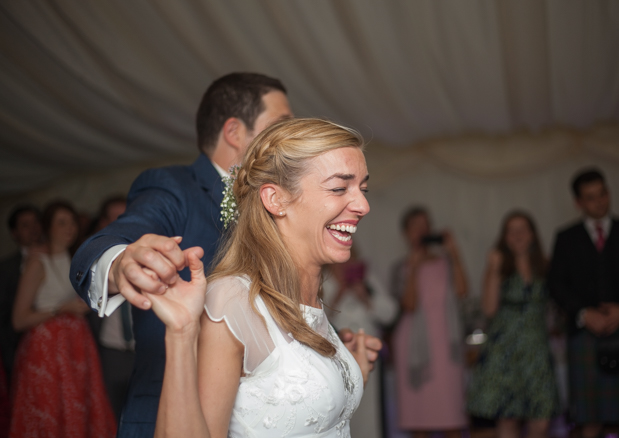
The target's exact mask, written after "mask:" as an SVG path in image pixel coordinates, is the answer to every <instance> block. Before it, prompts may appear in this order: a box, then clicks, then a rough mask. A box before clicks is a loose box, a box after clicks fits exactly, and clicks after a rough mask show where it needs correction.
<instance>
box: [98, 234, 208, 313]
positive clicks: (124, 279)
mask: <svg viewBox="0 0 619 438" xmlns="http://www.w3.org/2000/svg"><path fill="white" fill-rule="evenodd" d="M181 241H182V237H166V236H158V235H155V234H145V235H144V236H142V237H141V238H139V239H138V240H136V241H135V242H134V243H132V244H130V245H128V246H127V248H126V249H125V251H123V252H122V253H121V254H120V255H119V256H118V258H116V260H114V262H113V263H112V266H111V269H110V273H109V277H108V291H109V293H110V295H112V294H115V293H120V294H122V295H123V296H124V297H125V298H126V299H127V301H129V302H130V303H131V304H132V305H134V306H136V307H137V308H139V309H142V310H148V309H150V307H151V304H152V303H151V302H150V300H149V299H147V298H146V297H145V296H144V295H143V294H142V292H148V293H150V294H162V293H163V292H165V290H166V287H167V286H168V285H172V284H174V283H175V282H176V281H177V280H178V278H179V277H178V271H180V270H182V269H183V268H184V267H185V266H186V258H185V255H184V254H183V251H182V250H181V248H180V247H179V246H178V245H179V244H180V243H181ZM200 257H201V255H200ZM152 273H154V274H155V275H152Z"/></svg>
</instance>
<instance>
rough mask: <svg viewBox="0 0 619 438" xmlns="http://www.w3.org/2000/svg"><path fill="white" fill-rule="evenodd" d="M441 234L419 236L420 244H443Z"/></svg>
mask: <svg viewBox="0 0 619 438" xmlns="http://www.w3.org/2000/svg"><path fill="white" fill-rule="evenodd" d="M443 240H444V239H443V235H442V234H426V235H425V236H423V237H422V238H421V244H422V245H442V244H443Z"/></svg>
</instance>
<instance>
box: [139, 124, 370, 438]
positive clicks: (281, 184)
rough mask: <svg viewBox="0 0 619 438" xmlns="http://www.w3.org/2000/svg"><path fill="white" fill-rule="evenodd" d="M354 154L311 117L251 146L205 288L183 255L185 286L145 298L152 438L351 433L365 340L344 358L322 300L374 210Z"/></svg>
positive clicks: (195, 259) (334, 131) (353, 142)
mask: <svg viewBox="0 0 619 438" xmlns="http://www.w3.org/2000/svg"><path fill="white" fill-rule="evenodd" d="M362 147H363V140H362V138H361V137H360V135H359V134H358V133H356V132H355V131H353V130H350V129H347V128H344V127H341V126H338V125H336V124H334V123H331V122H327V121H324V120H317V119H294V120H287V121H283V122H279V123H276V124H275V125H273V126H271V127H270V128H267V129H266V130H264V131H263V132H262V133H261V134H259V135H258V136H257V137H256V139H255V140H254V141H253V142H252V143H251V144H250V146H249V148H248V150H247V152H246V154H245V156H244V158H243V162H242V166H241V168H240V169H239V170H238V172H237V174H236V178H235V180H234V184H233V188H232V190H233V193H234V199H232V197H231V195H230V196H228V195H226V196H225V197H224V201H223V203H222V205H228V208H227V209H226V212H228V213H231V214H232V217H234V218H235V222H233V224H232V228H231V230H230V231H231V232H230V234H229V235H228V239H227V241H226V243H225V245H224V247H223V249H222V250H221V253H220V256H219V262H218V264H217V266H216V267H215V268H214V272H213V273H212V274H211V275H210V276H209V282H208V287H207V285H206V282H205V278H204V274H203V271H202V264H201V262H200V260H199V256H200V255H201V254H202V250H201V249H199V248H198V249H197V248H191V249H187V250H185V254H186V262H187V265H188V266H189V269H190V271H191V279H192V281H191V282H185V281H182V280H180V279H179V280H176V282H175V283H173V284H171V285H168V289H167V290H166V291H165V293H163V294H161V295H150V296H149V298H150V299H151V302H152V309H153V310H154V311H155V313H156V314H157V315H158V316H159V317H160V318H161V319H162V321H163V322H164V323H165V325H166V337H165V342H166V366H165V374H164V381H163V390H162V393H161V401H160V404H159V412H158V417H157V427H156V434H155V435H156V436H157V437H187V436H192V437H200V438H207V437H221V438H223V437H226V436H230V437H241V436H242V437H245V436H247V437H273V436H278V437H323V438H326V437H332V438H336V437H342V438H345V437H349V436H350V418H351V417H352V414H353V413H354V411H355V409H356V408H357V406H358V405H359V401H360V399H361V395H362V392H363V386H364V383H365V382H366V381H367V377H368V373H369V368H370V365H369V363H368V361H367V356H366V352H365V345H364V343H365V336H364V334H363V332H362V331H360V333H359V334H357V337H356V338H355V339H354V340H353V344H354V345H351V350H352V353H351V352H349V350H348V349H347V346H344V344H343V343H342V342H341V341H340V340H339V338H338V336H337V334H336V333H335V331H334V329H333V328H332V327H331V326H330V324H329V322H328V320H327V317H326V315H325V312H324V309H323V306H322V302H321V300H320V298H319V297H318V293H319V290H320V285H321V271H322V268H323V267H324V266H325V265H327V264H332V263H343V262H345V261H346V260H348V259H349V257H350V249H351V246H352V237H353V235H354V233H355V231H356V229H357V225H358V223H359V221H360V220H361V219H362V218H363V217H364V216H365V215H366V214H367V213H368V212H369V205H368V202H367V200H366V199H365V192H366V191H367V180H368V173H367V167H366V163H365V158H364V156H363V152H362ZM227 193H230V192H227ZM235 209H236V210H237V211H238V217H237V216H236V214H235V213H234V211H235ZM230 217H231V215H230V214H227V213H225V214H224V217H223V219H227V218H230ZM205 291H206V294H205ZM205 295H206V298H205Z"/></svg>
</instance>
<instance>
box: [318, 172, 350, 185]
mask: <svg viewBox="0 0 619 438" xmlns="http://www.w3.org/2000/svg"><path fill="white" fill-rule="evenodd" d="M334 178H338V179H341V180H344V181H350V180H351V179H355V175H353V174H352V173H334V174H333V175H331V176H330V177H329V178H327V179H325V180H324V181H323V183H326V182H327V181H331V180H332V179H334Z"/></svg>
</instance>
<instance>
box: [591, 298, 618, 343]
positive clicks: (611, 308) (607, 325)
mask: <svg viewBox="0 0 619 438" xmlns="http://www.w3.org/2000/svg"><path fill="white" fill-rule="evenodd" d="M584 322H585V327H586V328H587V329H588V330H589V331H590V332H591V333H593V334H594V335H597V336H608V335H610V334H612V333H614V332H615V331H617V329H619V304H618V303H602V304H600V305H599V306H598V307H590V308H587V310H586V312H585V315H584Z"/></svg>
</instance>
